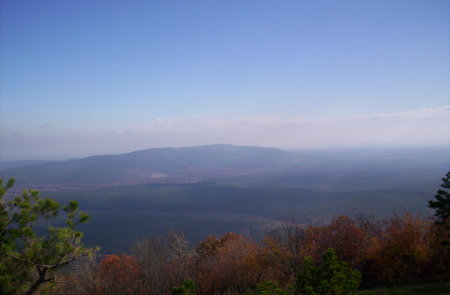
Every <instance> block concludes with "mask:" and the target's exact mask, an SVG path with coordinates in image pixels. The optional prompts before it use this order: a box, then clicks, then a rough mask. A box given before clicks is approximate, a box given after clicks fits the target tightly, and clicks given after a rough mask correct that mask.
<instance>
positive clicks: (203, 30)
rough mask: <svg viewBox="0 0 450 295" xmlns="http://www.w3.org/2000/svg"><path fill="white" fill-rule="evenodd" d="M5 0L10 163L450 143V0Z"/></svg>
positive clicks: (3, 149)
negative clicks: (161, 149)
mask: <svg viewBox="0 0 450 295" xmlns="http://www.w3.org/2000/svg"><path fill="white" fill-rule="evenodd" d="M0 5H1V31H0V33H1V35H0V38H1V39H0V41H1V42H0V53H1V55H0V61H1V68H0V75H1V76H0V78H1V82H0V83H1V84H0V86H1V88H0V94H1V97H0V115H1V119H0V123H1V126H0V127H1V129H0V132H1V134H0V137H1V138H0V139H1V142H2V143H1V144H0V159H2V158H3V159H19V158H45V157H47V158H48V157H56V158H58V157H60V158H63V157H66V156H83V155H89V154H95V153H116V152H125V151H130V150H133V149H139V148H146V147H157V146H167V145H170V146H183V145H197V144H209V143H217V142H224V143H234V144H256V145H266V146H279V147H289V148H294V147H298V148H302V147H307V148H315V147H334V146H354V145H426V144H450V135H448V134H450V109H449V108H448V106H449V105H450V98H449V97H450V82H449V81H450V2H449V1H446V0H427V1H425V0H422V1H414V0H406V1H400V0H397V1H332V0H329V1H261V0H259V1H242V0H240V1H212V0H211V1H194V0H193V1H168V0H164V1H163V0H161V1H111V0H108V1H95V0H89V1H83V0H77V1H75V0H74V1H46V0H36V1H33V0H30V1H13V0H3V1H2V2H1V4H0ZM405 114H406V115H405ZM411 114H415V117H414V116H412V115H411ZM424 114H425V115H424ZM386 116H387V118H390V119H389V120H390V121H389V122H390V123H387V122H386V120H384V121H383V122H381V121H380V118H386ZM405 117H407V118H408V119H405ZM374 118H375V119H374ZM393 118H397V119H398V118H401V119H398V121H395V120H394V121H393ZM361 120H362V121H364V122H365V123H364V124H365V125H364V124H363V125H364V126H366V125H367V124H368V123H367V122H369V121H370V124H369V125H370V126H371V127H367V128H365V129H364V128H363V127H361V126H363V125H362V124H361V123H360V122H361ZM237 122H238V123H237ZM243 122H244V123H243ZM248 122H251V126H252V127H251V128H250V127H248V126H247V125H246V124H248ZM242 124H244V125H245V126H246V127H242ZM274 126H276V127H274ZM242 128H244V129H245V130H244V131H243V129H242ZM246 128H247V129H246ZM273 128H276V130H274V129H273ZM355 128H356V129H357V130H355ZM418 130H423V134H421V133H420V132H419V131H418ZM372 132H375V133H376V134H375V135H376V136H375V137H374V135H373V134H370V133H372ZM280 134H284V137H283V136H281V135H280ZM336 134H339V135H340V136H339V137H336V136H333V135H336ZM274 135H277V136H276V137H277V140H276V141H274V140H272V141H271V139H273V138H274ZM293 137H295V138H296V140H292V138H293Z"/></svg>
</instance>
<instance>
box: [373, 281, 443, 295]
mask: <svg viewBox="0 0 450 295" xmlns="http://www.w3.org/2000/svg"><path fill="white" fill-rule="evenodd" d="M448 294H450V283H449V282H448V283H436V284H424V285H413V286H406V287H400V288H390V289H386V288H382V289H378V290H375V291H374V295H448Z"/></svg>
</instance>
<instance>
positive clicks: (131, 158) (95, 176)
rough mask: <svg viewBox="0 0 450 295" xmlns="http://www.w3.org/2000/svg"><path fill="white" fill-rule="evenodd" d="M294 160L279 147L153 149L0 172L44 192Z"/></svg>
mask: <svg viewBox="0 0 450 295" xmlns="http://www.w3.org/2000/svg"><path fill="white" fill-rule="evenodd" d="M290 157H291V155H290V153H288V152H285V151H282V150H279V149H275V148H265V147H253V146H233V145H229V144H215V145H206V146H194V147H181V148H152V149H146V150H140V151H135V152H131V153H127V154H119V155H100V156H92V157H88V158H83V159H75V160H67V161H61V162H49V163H42V164H35V165H31V166H30V165H29V166H22V167H16V168H12V169H8V170H5V171H1V172H0V177H3V178H9V177H14V178H16V179H17V181H18V186H34V187H36V188H41V189H45V188H65V187H66V188H76V187H92V186H104V185H115V184H130V183H163V182H181V183H182V182H199V181H202V180H206V179H210V178H217V177H226V176H231V175H239V174H254V173H260V172H265V171H269V170H273V169H277V168H279V167H281V166H283V163H284V162H285V161H286V160H288V159H289V158H290Z"/></svg>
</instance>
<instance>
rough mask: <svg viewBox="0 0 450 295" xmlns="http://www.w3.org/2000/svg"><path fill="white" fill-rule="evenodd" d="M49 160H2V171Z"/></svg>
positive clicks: (0, 169) (0, 165)
mask: <svg viewBox="0 0 450 295" xmlns="http://www.w3.org/2000/svg"><path fill="white" fill-rule="evenodd" d="M48 162H51V161H49V160H25V161H0V171H4V170H8V169H14V168H19V167H24V166H30V165H36V164H43V163H48Z"/></svg>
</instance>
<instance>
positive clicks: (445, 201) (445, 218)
mask: <svg viewBox="0 0 450 295" xmlns="http://www.w3.org/2000/svg"><path fill="white" fill-rule="evenodd" d="M441 188H442V189H439V190H438V191H437V192H436V195H435V196H434V198H435V199H436V200H435V201H434V200H431V201H429V202H428V207H430V208H432V209H435V210H436V212H435V213H434V216H435V218H436V224H439V225H442V226H444V227H445V228H446V229H447V230H449V231H450V171H449V172H447V175H446V176H445V177H444V178H442V184H441ZM442 243H443V244H444V245H446V246H450V233H448V235H447V240H446V241H443V242H442Z"/></svg>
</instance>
